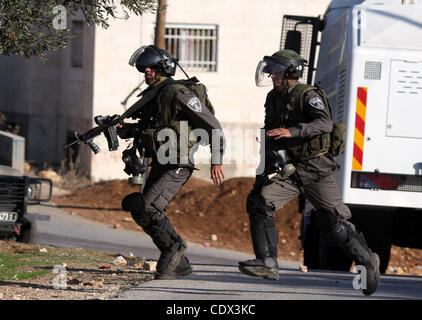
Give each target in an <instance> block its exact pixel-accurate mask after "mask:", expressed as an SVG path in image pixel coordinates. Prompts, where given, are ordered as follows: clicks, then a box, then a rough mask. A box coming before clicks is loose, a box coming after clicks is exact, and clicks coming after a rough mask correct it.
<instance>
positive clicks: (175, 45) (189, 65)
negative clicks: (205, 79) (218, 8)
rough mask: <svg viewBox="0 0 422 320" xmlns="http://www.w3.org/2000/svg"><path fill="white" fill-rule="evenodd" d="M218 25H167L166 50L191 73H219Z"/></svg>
mask: <svg viewBox="0 0 422 320" xmlns="http://www.w3.org/2000/svg"><path fill="white" fill-rule="evenodd" d="M217 31H218V29H217V26H216V25H189V24H167V25H166V36H165V41H166V49H167V50H168V51H169V52H170V53H171V54H172V55H173V56H174V57H176V58H178V59H179V63H180V65H181V66H182V67H183V68H184V69H187V70H191V71H205V72H215V71H217V40H218V34H217Z"/></svg>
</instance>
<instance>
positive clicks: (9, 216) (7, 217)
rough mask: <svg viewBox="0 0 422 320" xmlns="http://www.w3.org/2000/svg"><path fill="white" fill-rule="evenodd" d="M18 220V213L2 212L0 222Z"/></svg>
mask: <svg viewBox="0 0 422 320" xmlns="http://www.w3.org/2000/svg"><path fill="white" fill-rule="evenodd" d="M17 218H18V214H17V213H16V212H0V221H10V222H14V221H16V219H17Z"/></svg>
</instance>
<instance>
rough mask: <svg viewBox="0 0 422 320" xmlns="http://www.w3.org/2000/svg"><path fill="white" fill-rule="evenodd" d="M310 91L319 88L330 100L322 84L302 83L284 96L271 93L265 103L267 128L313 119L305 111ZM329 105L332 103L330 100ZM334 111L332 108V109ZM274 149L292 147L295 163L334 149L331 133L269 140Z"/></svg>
mask: <svg viewBox="0 0 422 320" xmlns="http://www.w3.org/2000/svg"><path fill="white" fill-rule="evenodd" d="M309 90H318V92H319V93H320V94H321V95H322V96H323V98H324V100H325V101H327V98H326V96H325V93H324V92H323V91H322V90H319V88H318V87H312V86H309V85H306V84H302V83H298V84H296V85H295V87H294V88H293V89H292V91H291V92H290V93H289V94H287V95H285V96H281V95H280V94H278V93H277V92H276V91H275V90H272V91H270V92H269V93H268V96H267V100H266V102H265V111H266V117H265V129H266V130H271V129H276V128H288V127H294V126H296V125H297V124H298V123H301V122H309V121H310V119H308V118H307V117H306V115H305V114H304V113H303V95H304V93H305V92H307V91H309ZM327 108H329V105H328V103H327ZM330 111H331V110H330ZM268 143H269V144H270V145H269V146H268V147H269V148H271V149H277V150H281V149H285V150H289V152H290V155H291V157H292V160H293V161H294V162H298V161H304V160H308V159H311V158H315V157H318V156H320V155H323V154H325V153H327V152H328V151H329V149H330V144H331V141H330V133H325V134H321V135H319V136H316V137H313V138H289V139H280V140H273V139H271V140H270V141H267V144H268Z"/></svg>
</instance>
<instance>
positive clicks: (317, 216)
mask: <svg viewBox="0 0 422 320" xmlns="http://www.w3.org/2000/svg"><path fill="white" fill-rule="evenodd" d="M311 223H312V224H313V225H314V226H315V227H317V228H318V229H321V230H322V231H324V232H327V231H328V230H330V229H331V228H332V227H333V226H334V225H335V224H336V223H337V215H336V213H335V211H334V210H329V209H323V208H321V209H317V210H315V211H314V212H312V214H311Z"/></svg>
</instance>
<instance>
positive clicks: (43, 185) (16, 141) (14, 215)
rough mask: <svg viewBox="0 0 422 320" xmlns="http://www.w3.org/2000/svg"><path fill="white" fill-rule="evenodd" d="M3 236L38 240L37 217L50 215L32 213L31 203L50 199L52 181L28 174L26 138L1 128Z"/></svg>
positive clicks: (0, 233)
mask: <svg viewBox="0 0 422 320" xmlns="http://www.w3.org/2000/svg"><path fill="white" fill-rule="evenodd" d="M0 150H1V151H2V152H1V154H0V239H7V240H14V241H20V242H25V243H34V242H35V240H36V235H37V227H36V222H35V220H37V219H42V220H48V216H41V215H37V214H28V212H27V210H28V206H30V205H34V204H39V203H40V202H44V201H49V200H50V199H51V195H52V181H51V180H50V179H44V178H39V177H31V176H28V175H25V174H24V156H25V139H24V138H23V137H20V136H17V135H15V134H11V133H8V132H4V131H0Z"/></svg>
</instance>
